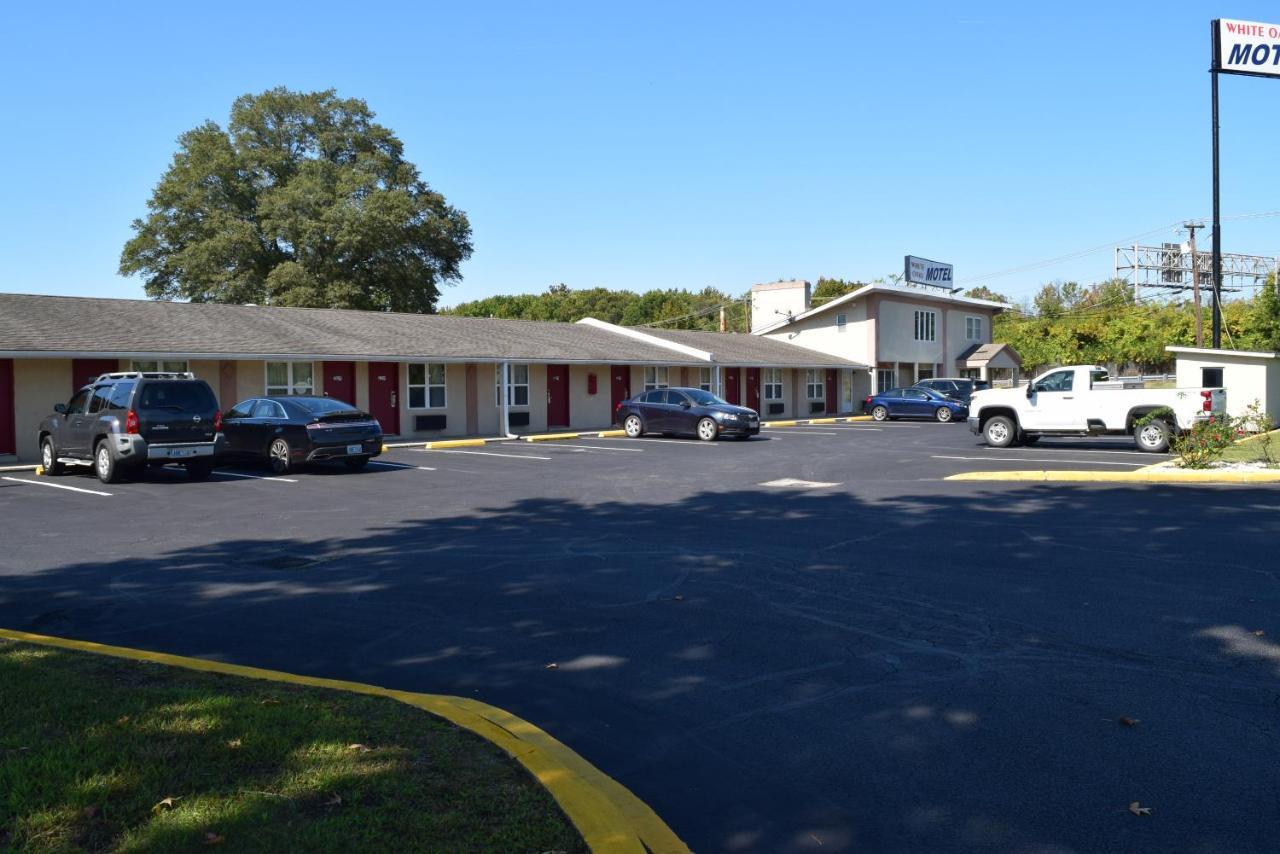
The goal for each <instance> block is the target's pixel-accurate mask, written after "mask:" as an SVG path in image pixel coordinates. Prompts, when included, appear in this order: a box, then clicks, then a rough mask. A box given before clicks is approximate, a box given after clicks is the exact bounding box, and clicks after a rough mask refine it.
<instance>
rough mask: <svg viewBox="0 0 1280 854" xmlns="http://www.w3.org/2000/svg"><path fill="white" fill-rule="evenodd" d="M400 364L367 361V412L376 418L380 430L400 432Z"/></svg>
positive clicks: (392, 433)
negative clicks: (380, 426)
mask: <svg viewBox="0 0 1280 854" xmlns="http://www.w3.org/2000/svg"><path fill="white" fill-rule="evenodd" d="M399 392H400V365H399V364H398V363H396V362H370V363H369V414H370V415H372V416H373V417H374V418H376V419H378V423H379V424H381V425H382V432H383V433H386V434H387V435H391V436H394V435H396V434H398V433H399V432H400V395H399Z"/></svg>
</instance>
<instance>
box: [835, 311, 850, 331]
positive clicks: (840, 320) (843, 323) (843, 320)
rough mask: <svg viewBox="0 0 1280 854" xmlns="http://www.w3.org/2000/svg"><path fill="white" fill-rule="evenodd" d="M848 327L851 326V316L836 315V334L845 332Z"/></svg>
mask: <svg viewBox="0 0 1280 854" xmlns="http://www.w3.org/2000/svg"><path fill="white" fill-rule="evenodd" d="M848 326H849V315H847V314H837V315H836V332H844V331H845V329H847V328H848Z"/></svg>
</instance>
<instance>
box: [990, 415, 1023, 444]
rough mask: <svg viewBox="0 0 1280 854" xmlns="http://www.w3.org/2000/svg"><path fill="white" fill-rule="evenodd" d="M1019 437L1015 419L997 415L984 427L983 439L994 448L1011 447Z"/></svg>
mask: <svg viewBox="0 0 1280 854" xmlns="http://www.w3.org/2000/svg"><path fill="white" fill-rule="evenodd" d="M1017 435H1018V431H1017V428H1016V427H1015V426H1014V424H1013V419H1012V418H1010V417H1008V416H1007V415H997V416H995V417H994V418H992V419H990V420H988V421H987V423H986V424H984V425H983V426H982V437H983V438H984V439H986V441H987V444H988V445H990V446H991V447H993V448H1007V447H1009V446H1010V445H1012V444H1013V440H1014V439H1015V438H1016V437H1017Z"/></svg>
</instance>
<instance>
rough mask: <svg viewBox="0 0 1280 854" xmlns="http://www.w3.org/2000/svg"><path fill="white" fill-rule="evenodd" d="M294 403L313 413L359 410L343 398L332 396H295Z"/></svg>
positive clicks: (325, 413) (322, 413) (323, 413)
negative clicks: (335, 398) (337, 398)
mask: <svg viewBox="0 0 1280 854" xmlns="http://www.w3.org/2000/svg"><path fill="white" fill-rule="evenodd" d="M293 403H294V404H295V405H297V406H301V407H302V408H303V409H305V410H306V411H307V412H309V413H310V414H312V415H327V414H328V413H330V412H357V411H358V410H357V409H356V408H355V407H354V406H352V405H351V404H349V403H347V402H346V401H343V400H334V399H333V398H331V397H295V398H294V399H293Z"/></svg>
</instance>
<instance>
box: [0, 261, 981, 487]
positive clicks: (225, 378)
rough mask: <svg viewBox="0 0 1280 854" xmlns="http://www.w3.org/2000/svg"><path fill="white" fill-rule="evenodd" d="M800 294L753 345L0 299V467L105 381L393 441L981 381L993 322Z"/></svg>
mask: <svg viewBox="0 0 1280 854" xmlns="http://www.w3.org/2000/svg"><path fill="white" fill-rule="evenodd" d="M810 293H811V288H810V285H809V283H808V282H803V281H797V282H778V283H773V284H766V285H757V286H755V287H754V288H752V307H753V312H752V315H753V317H754V318H756V319H757V327H756V329H754V330H753V332H752V334H746V333H723V332H696V331H686V330H668V329H652V328H638V327H624V326H617V325H614V324H611V323H606V322H603V321H599V320H594V319H591V318H587V319H584V320H582V321H580V322H578V323H549V322H543V321H524V320H497V319H492V318H472V317H453V316H446V315H422V314H394V313H389V312H371V311H350V310H338V309H307V308H278V307H265V306H253V305H215V304H204V303H201V304H193V303H176V302H154V301H150V300H124V299H97V298H88V297H59V296H35V295H25V294H0V462H18V463H24V462H33V461H35V460H36V458H37V456H38V437H37V432H36V431H37V428H38V425H39V423H40V421H41V420H42V419H44V418H45V417H46V416H48V415H49V414H51V413H52V412H53V406H54V404H56V403H65V402H67V401H68V400H69V399H70V398H71V396H72V395H73V394H74V393H75V392H76V391H77V390H78V389H79V388H81V387H82V386H83V385H85V384H86V383H89V382H91V381H92V380H93V379H95V378H96V377H97V376H98V375H100V374H103V373H108V372H112V371H130V370H134V371H191V372H193V373H194V374H195V375H196V376H197V377H200V378H202V379H204V380H205V381H207V382H208V383H209V385H210V386H211V387H212V388H213V391H214V393H215V394H216V395H217V397H218V401H219V404H220V405H221V407H222V409H223V410H224V411H225V410H227V409H230V408H231V407H232V406H233V405H235V403H237V402H238V401H241V400H245V399H247V398H251V397H260V396H263V395H283V394H321V395H328V396H330V397H335V398H338V399H340V400H345V401H347V402H348V403H351V404H353V405H355V406H358V407H360V408H361V409H365V410H367V411H368V412H370V413H372V414H373V415H374V417H376V418H377V419H378V421H379V422H381V424H382V427H383V431H384V432H385V433H386V434H387V436H388V437H392V438H393V440H399V441H406V442H412V441H430V440H432V439H439V438H447V437H459V436H497V435H503V434H504V433H506V434H525V433H541V432H545V431H549V430H557V429H571V430H592V429H603V428H607V427H610V426H612V425H613V423H614V411H615V408H616V407H617V405H618V403H619V402H620V401H622V400H624V399H626V398H627V397H630V396H631V395H633V394H639V393H640V392H642V391H647V390H649V389H655V388H665V387H667V386H691V387H695V388H696V387H700V388H704V389H707V390H709V391H714V392H716V393H717V394H719V395H720V396H721V397H723V398H725V399H726V400H728V401H729V402H730V403H736V404H741V405H744V406H749V407H751V408H752V409H755V410H757V411H759V412H760V414H761V415H762V416H763V417H764V418H766V419H770V418H772V419H786V418H808V417H814V416H822V415H842V414H844V415H847V414H854V413H857V412H859V411H861V406H862V400H863V398H864V397H865V396H866V395H867V393H868V392H869V390H870V389H871V388H872V385H873V384H874V385H875V387H876V388H878V389H887V388H890V387H894V386H897V385H910V384H911V383H913V382H915V381H916V380H919V379H924V378H925V377H930V376H944V375H957V374H963V375H980V374H982V373H985V372H986V369H985V368H975V367H967V366H965V362H964V359H963V358H962V356H963V354H964V353H966V352H968V351H973V350H975V349H976V348H977V347H978V346H980V345H983V344H987V343H989V342H990V335H991V317H992V316H993V315H994V314H995V313H996V312H998V311H1000V310H1001V309H1003V308H1005V306H1003V305H1001V304H999V303H990V302H986V301H983V300H972V299H965V298H962V297H953V296H950V295H949V294H948V293H947V292H945V291H936V292H935V291H934V290H933V289H926V288H918V289H917V288H901V287H893V286H887V285H868V286H866V287H863V288H860V289H859V290H857V291H854V292H853V293H850V294H847V295H845V296H843V297H840V298H839V299H835V300H832V301H830V302H828V303H826V304H823V305H818V306H811V305H810ZM873 366H874V367H873ZM504 371H505V374H506V379H507V383H506V399H507V406H506V407H505V413H504V407H503V406H502V396H503V382H502V380H503V375H504ZM504 414H505V416H506V422H507V423H506V425H505V426H504V425H503V416H504Z"/></svg>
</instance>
